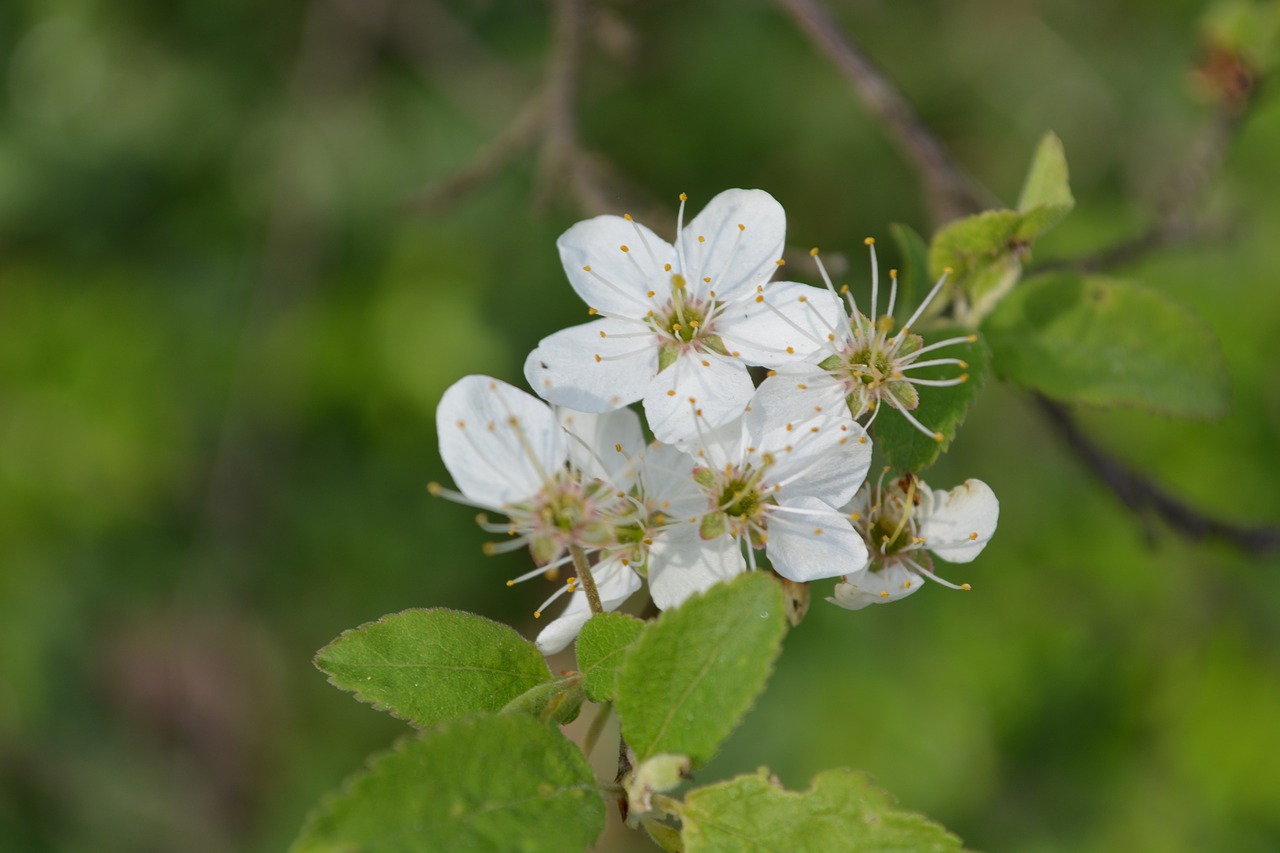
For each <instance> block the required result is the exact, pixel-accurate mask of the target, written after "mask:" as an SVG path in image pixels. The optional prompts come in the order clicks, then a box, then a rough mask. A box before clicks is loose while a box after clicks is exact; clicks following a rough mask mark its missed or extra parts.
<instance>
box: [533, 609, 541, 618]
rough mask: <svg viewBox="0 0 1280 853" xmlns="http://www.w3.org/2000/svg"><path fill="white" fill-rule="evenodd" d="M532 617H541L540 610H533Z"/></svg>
mask: <svg viewBox="0 0 1280 853" xmlns="http://www.w3.org/2000/svg"><path fill="white" fill-rule="evenodd" d="M533 618H534V619H541V618H542V611H541V610H535V611H533Z"/></svg>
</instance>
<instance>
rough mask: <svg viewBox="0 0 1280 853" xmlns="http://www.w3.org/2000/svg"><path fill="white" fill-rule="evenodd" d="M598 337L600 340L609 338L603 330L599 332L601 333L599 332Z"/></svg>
mask: <svg viewBox="0 0 1280 853" xmlns="http://www.w3.org/2000/svg"><path fill="white" fill-rule="evenodd" d="M600 337H602V338H607V337H609V336H608V335H607V334H606V333H605V332H604V331H603V330H601V332H600Z"/></svg>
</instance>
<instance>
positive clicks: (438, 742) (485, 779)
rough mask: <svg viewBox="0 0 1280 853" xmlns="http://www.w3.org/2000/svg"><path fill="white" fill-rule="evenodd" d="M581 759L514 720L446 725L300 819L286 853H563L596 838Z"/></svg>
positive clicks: (379, 761) (592, 795) (597, 818)
mask: <svg viewBox="0 0 1280 853" xmlns="http://www.w3.org/2000/svg"><path fill="white" fill-rule="evenodd" d="M604 812H605V809H604V802H603V801H602V800H601V798H600V794H599V793H598V792H597V789H596V780H595V776H594V774H593V773H592V771H591V768H590V766H588V764H587V762H586V759H585V758H583V756H582V752H581V751H580V750H579V749H578V748H577V747H576V746H574V745H573V744H572V743H570V742H569V740H567V739H566V738H565V737H564V735H562V734H560V732H559V730H557V729H550V728H548V727H546V726H545V725H542V724H541V723H539V722H538V721H536V720H534V719H533V718H532V717H527V716H524V715H521V714H503V715H499V716H491V715H484V716H478V717H471V718H468V719H463V720H454V721H451V722H448V723H445V724H443V725H441V726H440V727H439V728H436V729H433V730H432V731H429V732H426V733H425V734H423V735H421V736H419V737H417V738H412V739H409V740H405V741H402V742H401V743H400V744H398V745H397V746H396V748H395V749H394V750H393V751H392V752H389V753H385V754H383V755H381V756H379V757H377V758H375V759H374V760H373V761H372V762H371V764H370V766H369V769H368V770H366V771H363V772H361V773H359V774H358V775H356V776H355V777H353V778H352V779H350V780H348V782H347V783H346V784H345V785H344V786H343V789H342V791H341V792H339V793H337V794H335V795H332V796H331V797H330V798H329V799H328V800H327V801H326V802H324V803H323V804H322V805H321V806H320V807H319V808H318V809H317V810H316V811H315V812H314V813H312V815H311V816H310V817H309V818H308V820H307V823H306V825H305V826H304V827H303V830H302V833H301V835H300V836H299V837H298V840H297V841H295V842H294V845H293V847H292V848H291V850H292V851H293V853H374V851H377V853H414V852H415V851H422V852H423V853H425V851H437V850H467V851H474V852H475V853H506V851H513V850H518V851H520V852H521V853H564V851H570V850H583V849H585V848H586V846H587V845H588V844H591V843H592V841H594V840H595V838H596V836H598V835H599V834H600V831H601V830H602V829H603V828H604Z"/></svg>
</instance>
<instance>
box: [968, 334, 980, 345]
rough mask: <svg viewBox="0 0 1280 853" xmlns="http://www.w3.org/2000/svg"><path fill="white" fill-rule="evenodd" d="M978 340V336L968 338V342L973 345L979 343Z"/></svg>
mask: <svg viewBox="0 0 1280 853" xmlns="http://www.w3.org/2000/svg"><path fill="white" fill-rule="evenodd" d="M977 340H978V336H977V335H970V336H969V337H968V341H969V343H971V344H972V343H976V342H977Z"/></svg>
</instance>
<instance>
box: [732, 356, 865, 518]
mask: <svg viewBox="0 0 1280 853" xmlns="http://www.w3.org/2000/svg"><path fill="white" fill-rule="evenodd" d="M815 370H816V369H815ZM743 422H744V424H745V425H746V433H747V443H748V445H749V446H751V447H754V448H755V453H756V455H757V456H758V457H759V458H764V455H765V454H767V455H768V456H769V457H770V458H771V460H772V462H771V463H770V466H769V472H768V474H767V480H766V481H767V482H768V483H769V484H770V485H775V484H776V485H779V486H780V487H781V488H780V489H779V492H778V494H779V496H780V497H785V496H797V495H810V496H813V497H817V498H821V499H822V500H824V501H826V502H827V503H829V504H831V505H832V506H840V505H841V504H843V503H845V502H846V501H847V500H849V498H851V497H852V496H853V494H854V492H856V491H857V490H858V487H859V486H861V485H862V482H863V480H865V479H866V476H867V471H868V469H869V468H870V467H871V440H870V439H869V438H868V437H867V433H866V430H864V429H863V428H862V426H860V425H859V424H858V422H857V421H855V420H854V419H853V418H852V417H851V416H850V415H849V409H848V407H847V406H846V405H845V403H844V396H843V386H842V385H841V384H840V383H839V382H837V381H836V380H833V379H831V378H830V377H829V376H827V375H826V374H825V373H822V372H812V373H809V374H801V375H797V374H795V373H778V374H775V375H773V376H770V377H769V378H768V379H766V380H765V381H764V382H762V383H761V384H760V387H759V388H758V389H756V393H755V396H754V397H752V399H751V409H750V411H748V412H747V414H746V415H745V416H744V418H743Z"/></svg>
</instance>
